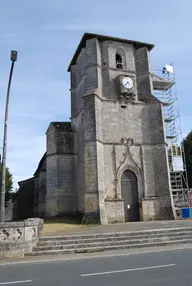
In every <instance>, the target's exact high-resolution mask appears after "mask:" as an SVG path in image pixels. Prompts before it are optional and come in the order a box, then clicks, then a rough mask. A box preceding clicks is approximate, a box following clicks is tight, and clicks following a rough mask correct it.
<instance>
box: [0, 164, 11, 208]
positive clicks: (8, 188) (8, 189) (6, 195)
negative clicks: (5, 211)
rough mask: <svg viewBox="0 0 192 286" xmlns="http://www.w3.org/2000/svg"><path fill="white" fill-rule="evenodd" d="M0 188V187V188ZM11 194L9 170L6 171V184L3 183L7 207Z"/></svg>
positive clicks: (0, 180)
mask: <svg viewBox="0 0 192 286" xmlns="http://www.w3.org/2000/svg"><path fill="white" fill-rule="evenodd" d="M1 182H2V164H0V183H1ZM0 188H1V186H0ZM12 192H13V178H12V174H11V173H10V171H9V169H8V168H7V169H6V183H5V206H7V203H8V201H9V200H10V199H11V198H12Z"/></svg>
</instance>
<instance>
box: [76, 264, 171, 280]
mask: <svg viewBox="0 0 192 286" xmlns="http://www.w3.org/2000/svg"><path fill="white" fill-rule="evenodd" d="M175 265H176V264H167V265H157V266H150V267H142V268H133V269H123V270H117V271H107V272H98V273H89V274H81V277H88V276H98V275H106V274H114V273H122V272H133V271H141V270H149V269H157V268H165V267H173V266H175Z"/></svg>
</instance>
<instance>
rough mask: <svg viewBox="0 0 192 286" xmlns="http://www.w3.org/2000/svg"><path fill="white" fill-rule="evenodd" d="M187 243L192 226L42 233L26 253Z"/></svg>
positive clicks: (63, 252) (84, 251)
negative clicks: (59, 233)
mask: <svg viewBox="0 0 192 286" xmlns="http://www.w3.org/2000/svg"><path fill="white" fill-rule="evenodd" d="M186 243H187V244H192V228H174V229H159V230H144V231H135V232H114V233H96V234H84V235H83V234H77V235H65V236H56V237H41V238H40V239H39V242H38V244H37V246H36V247H34V248H33V252H32V253H26V254H25V256H40V255H56V254H69V253H88V252H99V251H105V250H118V249H132V248H142V247H154V246H165V245H174V244H186Z"/></svg>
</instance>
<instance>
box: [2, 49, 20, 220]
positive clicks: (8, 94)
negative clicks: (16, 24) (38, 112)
mask: <svg viewBox="0 0 192 286" xmlns="http://www.w3.org/2000/svg"><path fill="white" fill-rule="evenodd" d="M16 60H17V51H11V62H12V63H11V70H10V74H9V81H8V87H7V97H6V106H5V121H4V136H3V156H2V182H1V210H0V222H1V223H3V222H4V217H5V184H6V153H7V124H8V108H9V96H10V88H11V80H12V74H13V68H14V63H15V62H16Z"/></svg>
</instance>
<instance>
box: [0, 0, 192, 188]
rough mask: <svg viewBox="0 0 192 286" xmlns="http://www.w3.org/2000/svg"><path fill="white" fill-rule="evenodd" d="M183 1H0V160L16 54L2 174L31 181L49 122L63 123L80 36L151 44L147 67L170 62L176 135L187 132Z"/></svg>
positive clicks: (191, 48)
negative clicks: (5, 171)
mask: <svg viewBox="0 0 192 286" xmlns="http://www.w3.org/2000/svg"><path fill="white" fill-rule="evenodd" d="M191 11H192V1H191V0H169V1H167V0H161V1H152V0H145V1H144V0H134V1H130V0H121V1H115V0H110V1H109V0H97V1H91V0H73V1H68V0H54V1H53V0H14V1H13V0H0V153H2V143H3V121H4V111H5V99H6V91H7V82H8V76H9V71H10V66H11V62H10V51H11V50H13V49H15V50H17V51H18V60H17V62H16V63H15V68H14V73H13V79H12V86H11V95H10V106H9V121H8V141H7V167H8V168H9V169H10V171H11V173H12V174H13V179H14V187H18V186H17V182H18V181H21V180H24V179H27V178H29V177H31V176H33V173H34V172H35V170H36V168H37V165H38V162H39V160H40V159H41V157H42V155H43V154H44V152H45V150H46V136H45V133H46V130H47V128H48V126H49V123H50V122H51V121H69V118H70V92H69V87H70V77H69V73H68V72H67V67H68V64H69V62H70V60H71V58H72V56H73V54H74V52H75V50H76V47H77V45H78V43H79V41H80V39H81V37H82V35H83V33H84V32H92V33H99V34H105V35H109V36H116V37H122V38H127V39H131V40H137V41H144V42H149V43H152V44H155V48H154V49H153V51H152V52H151V65H152V66H153V65H155V66H162V67H163V65H165V64H171V63H172V62H173V63H174V68H175V75H176V82H177V95H178V101H179V109H180V118H181V126H182V132H183V136H186V135H187V133H188V132H189V131H190V130H191V129H192V115H191V110H192V97H191V93H190V91H191V87H190V84H191V66H192V37H191V30H192V15H191Z"/></svg>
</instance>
